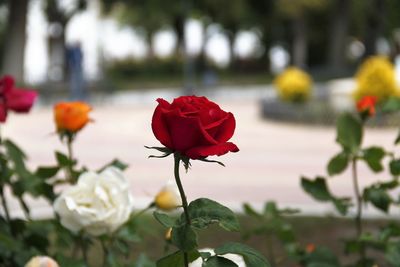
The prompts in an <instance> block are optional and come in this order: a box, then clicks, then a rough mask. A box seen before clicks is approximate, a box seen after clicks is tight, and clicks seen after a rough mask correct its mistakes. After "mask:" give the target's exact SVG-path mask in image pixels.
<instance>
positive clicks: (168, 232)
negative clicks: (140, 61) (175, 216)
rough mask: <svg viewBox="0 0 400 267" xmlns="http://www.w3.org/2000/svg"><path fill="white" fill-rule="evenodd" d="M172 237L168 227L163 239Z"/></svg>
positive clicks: (168, 239) (170, 229)
mask: <svg viewBox="0 0 400 267" xmlns="http://www.w3.org/2000/svg"><path fill="white" fill-rule="evenodd" d="M171 238H172V228H171V227H170V228H168V229H167V231H166V232H165V240H167V241H170V240H171Z"/></svg>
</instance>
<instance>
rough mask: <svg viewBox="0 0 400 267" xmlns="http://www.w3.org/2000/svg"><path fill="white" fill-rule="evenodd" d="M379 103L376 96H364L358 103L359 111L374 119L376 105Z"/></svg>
mask: <svg viewBox="0 0 400 267" xmlns="http://www.w3.org/2000/svg"><path fill="white" fill-rule="evenodd" d="M377 101H378V98H377V97H376V96H364V97H362V98H361V99H360V100H358V102H357V111H358V112H360V113H364V114H366V115H368V116H370V117H372V116H374V115H375V113H376V110H375V105H376V102H377Z"/></svg>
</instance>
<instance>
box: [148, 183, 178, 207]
mask: <svg viewBox="0 0 400 267" xmlns="http://www.w3.org/2000/svg"><path fill="white" fill-rule="evenodd" d="M154 203H155V205H156V207H157V208H159V209H161V210H165V211H170V210H173V209H176V208H177V207H179V206H182V200H181V197H180V195H179V190H178V188H177V186H176V185H175V184H174V183H173V182H172V181H170V182H168V183H167V185H165V186H164V187H163V188H162V189H161V190H160V192H158V193H157V195H156V197H155V199H154Z"/></svg>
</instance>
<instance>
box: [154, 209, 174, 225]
mask: <svg viewBox="0 0 400 267" xmlns="http://www.w3.org/2000/svg"><path fill="white" fill-rule="evenodd" d="M153 216H154V218H156V220H157V221H158V222H159V223H161V224H162V225H164V226H165V227H167V228H170V227H173V226H174V225H175V219H173V218H171V217H169V216H168V215H167V214H165V213H160V212H157V211H154V212H153Z"/></svg>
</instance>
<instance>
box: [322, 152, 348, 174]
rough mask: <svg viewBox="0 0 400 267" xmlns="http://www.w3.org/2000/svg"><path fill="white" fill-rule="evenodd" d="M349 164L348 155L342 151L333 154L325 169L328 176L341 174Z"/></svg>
mask: <svg viewBox="0 0 400 267" xmlns="http://www.w3.org/2000/svg"><path fill="white" fill-rule="evenodd" d="M348 164H349V155H348V154H347V153H344V152H340V153H339V154H337V155H335V156H334V157H333V158H332V159H331V160H330V161H329V163H328V166H327V170H328V174H329V175H330V176H333V175H337V174H341V173H342V172H343V171H344V170H345V169H346V168H347V165H348Z"/></svg>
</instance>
